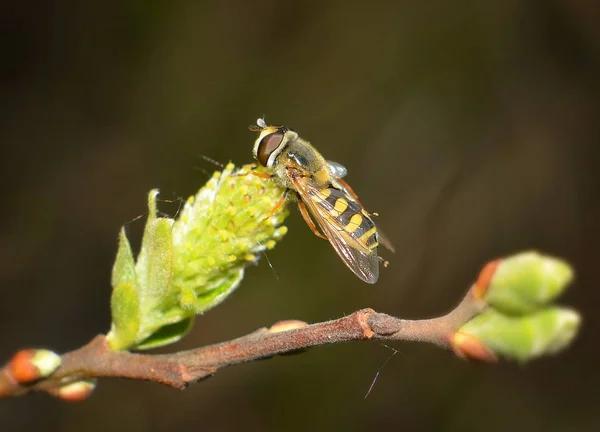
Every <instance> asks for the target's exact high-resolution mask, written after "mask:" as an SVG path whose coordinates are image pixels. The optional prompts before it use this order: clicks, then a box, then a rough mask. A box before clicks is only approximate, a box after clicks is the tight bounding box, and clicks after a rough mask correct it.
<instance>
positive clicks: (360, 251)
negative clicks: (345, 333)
mask: <svg viewBox="0 0 600 432" xmlns="http://www.w3.org/2000/svg"><path fill="white" fill-rule="evenodd" d="M292 181H293V183H294V185H295V186H296V189H297V191H298V193H299V194H300V197H301V199H302V201H303V202H304V203H305V204H306V207H307V208H308V210H309V212H310V214H311V216H312V217H313V219H314V220H315V222H316V223H317V225H318V226H319V228H320V229H321V231H322V232H323V234H324V235H325V236H326V237H327V239H328V240H329V243H330V244H331V246H332V247H333V249H334V250H335V251H336V253H337V254H338V256H339V257H340V258H341V259H342V261H343V262H344V264H346V266H347V267H348V268H349V269H350V270H352V272H353V273H354V274H355V275H356V276H358V277H359V278H360V279H361V280H363V281H364V282H367V283H370V284H373V283H375V282H377V279H378V278H379V261H380V260H379V257H378V255H377V247H374V248H372V249H369V247H368V246H367V244H366V240H364V239H361V238H360V236H359V234H360V235H362V234H364V232H359V230H355V231H354V232H352V231H350V230H349V229H348V228H347V226H348V224H346V225H344V223H343V220H341V219H340V217H339V216H341V214H336V209H335V207H334V204H331V203H330V201H329V200H320V199H319V198H318V196H319V192H320V191H319V189H317V188H314V187H312V186H311V185H309V184H308V183H306V182H305V181H302V179H300V180H292ZM329 191H330V197H331V198H332V199H331V201H332V202H333V203H335V202H336V201H335V200H336V199H337V198H342V199H344V200H345V202H347V203H348V207H347V209H346V210H345V212H351V214H357V215H361V217H365V216H364V215H362V213H361V210H362V207H361V206H360V205H359V204H358V203H357V202H355V201H353V200H351V199H349V198H348V196H347V195H345V194H344V193H343V192H341V191H339V190H336V189H329ZM338 213H339V212H338ZM336 216H337V217H336ZM369 220H370V219H369ZM371 224H372V221H371ZM372 226H373V227H374V224H373V225H372Z"/></svg>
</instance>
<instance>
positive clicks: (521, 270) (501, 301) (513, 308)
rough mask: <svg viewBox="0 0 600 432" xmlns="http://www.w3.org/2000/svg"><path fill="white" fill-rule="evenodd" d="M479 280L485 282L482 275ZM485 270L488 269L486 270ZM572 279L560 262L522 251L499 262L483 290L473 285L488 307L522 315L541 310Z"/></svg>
mask: <svg viewBox="0 0 600 432" xmlns="http://www.w3.org/2000/svg"><path fill="white" fill-rule="evenodd" d="M486 269H488V267H486V268H484V271H483V272H482V276H481V277H480V280H481V279H485V278H484V277H483V276H485V275H483V273H484V272H485V270H486ZM488 270H489V269H488ZM572 279H573V270H572V269H571V267H570V266H569V265H568V264H567V263H566V262H564V261H562V260H560V259H557V258H552V257H548V256H543V255H540V254H538V253H537V252H525V253H521V254H517V255H514V256H512V257H509V258H506V259H504V260H502V261H501V262H500V263H499V264H498V265H497V267H496V268H495V269H494V271H493V275H492V276H491V278H490V281H489V286H488V287H487V289H483V288H481V287H479V285H478V284H479V282H478V283H477V284H476V288H475V290H476V292H479V293H480V294H481V297H482V298H483V300H485V301H486V302H487V304H488V305H490V306H491V307H493V308H495V309H497V310H498V311H500V312H502V313H504V314H507V315H524V314H528V313H531V312H534V311H536V310H538V309H541V308H543V307H545V306H546V305H548V303H550V302H552V301H553V300H554V299H555V298H556V297H558V296H559V295H560V294H562V292H563V291H564V290H565V288H566V287H567V286H568V285H569V283H570V282H571V280H572Z"/></svg>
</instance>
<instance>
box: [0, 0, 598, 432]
mask: <svg viewBox="0 0 600 432" xmlns="http://www.w3.org/2000/svg"><path fill="white" fill-rule="evenodd" d="M0 10H1V13H0V22H1V26H0V32H1V34H0V47H1V52H2V57H1V58H2V60H1V61H2V68H1V70H0V74H1V75H0V101H1V105H0V109H1V115H0V143H1V145H2V152H1V156H0V181H1V184H2V204H1V208H2V211H1V212H0V213H1V215H0V290H2V300H1V302H0V325H1V326H2V331H1V332H0V359H1V361H4V360H6V359H8V357H9V356H10V355H11V354H12V353H13V352H14V351H15V350H17V349H19V348H21V347H48V348H51V349H54V350H56V351H59V352H63V351H67V350H70V349H73V348H76V347H78V346H80V345H82V344H84V343H85V342H87V341H88V340H89V339H91V338H92V337H93V336H94V335H96V334H98V333H101V332H106V331H107V330H108V327H109V323H110V316H109V297H110V285H109V282H110V269H111V265H112V260H113V258H114V254H115V251H116V245H117V233H118V230H119V228H120V226H121V225H122V224H124V223H127V227H128V228H127V229H128V231H129V232H130V233H131V235H132V236H133V237H134V238H137V239H138V240H139V234H140V233H141V230H142V227H143V220H142V219H140V220H137V221H134V219H135V218H136V217H137V216H140V215H143V213H144V212H145V206H146V193H147V192H148V190H149V189H151V188H153V187H158V188H160V189H161V198H162V199H164V200H175V202H173V203H168V202H165V203H163V204H162V207H161V209H162V210H163V211H164V212H165V213H167V214H171V215H173V214H175V213H176V211H177V208H178V201H177V200H178V198H181V197H187V196H188V195H191V194H193V193H194V192H195V191H196V190H197V189H198V188H199V187H200V186H201V185H202V184H203V183H204V182H205V181H206V180H207V178H208V176H209V175H210V173H211V172H212V171H213V170H214V169H215V167H214V166H212V165H211V164H209V163H207V162H206V161H204V160H203V159H202V157H201V155H207V156H209V157H211V158H214V159H216V160H219V161H222V162H226V161H228V160H233V161H234V162H236V163H238V164H241V163H246V162H249V161H250V160H251V158H252V156H251V150H252V143H253V140H254V138H255V134H253V133H251V132H249V131H248V129H247V126H248V125H249V124H251V123H253V122H254V120H255V119H256V118H257V117H259V116H262V115H263V114H265V115H266V118H267V120H268V121H269V122H272V123H276V124H280V123H284V124H286V125H289V126H291V127H293V128H295V129H296V130H297V131H299V133H300V134H301V136H303V137H305V138H306V139H308V140H310V141H312V142H313V143H314V144H315V145H316V146H317V148H318V149H319V150H321V151H322V153H323V154H324V156H325V157H326V158H328V159H333V160H336V161H339V162H341V163H343V164H344V165H345V166H346V167H347V168H348V169H349V172H350V174H349V176H348V181H349V182H350V184H351V185H352V186H353V187H354V189H355V190H356V191H357V192H358V194H359V195H360V197H361V200H362V201H363V202H364V203H365V205H366V206H367V208H368V209H369V210H370V211H375V212H379V213H380V214H381V216H380V217H379V218H378V222H379V224H380V227H381V228H382V229H383V230H384V231H385V232H386V233H387V235H388V236H389V237H390V238H391V240H392V241H393V242H394V243H395V245H396V248H397V253H396V254H395V255H390V254H389V253H386V252H385V251H383V250H382V252H381V253H382V255H384V257H385V258H387V259H389V260H390V262H391V264H390V266H389V268H388V269H383V270H382V275H381V277H380V282H379V283H378V284H377V285H375V286H369V285H366V284H364V283H361V282H360V281H359V280H358V279H357V278H356V277H354V276H353V275H352V274H351V273H350V272H349V271H348V270H347V269H346V268H345V267H344V265H343V264H342V263H341V261H340V260H339V259H338V258H337V257H336V256H335V254H334V253H333V251H332V250H331V248H330V247H329V246H328V245H327V243H326V242H324V241H322V240H319V239H317V238H316V237H315V236H313V235H312V234H311V232H310V230H309V229H308V228H307V227H306V226H305V224H304V222H303V221H302V219H301V217H300V215H299V214H298V212H297V211H296V210H295V209H294V211H293V212H292V216H291V217H290V219H289V220H288V223H287V224H288V226H289V227H290V232H289V234H288V235H287V236H286V238H285V239H284V241H283V242H282V243H281V244H280V245H279V246H278V247H277V248H276V249H275V250H274V251H272V252H270V253H269V254H268V255H269V259H270V262H271V264H272V267H273V269H271V268H270V267H269V265H268V264H267V261H266V260H264V259H263V260H261V262H260V265H259V266H258V267H256V268H251V269H249V271H248V272H247V276H246V279H245V280H244V282H243V284H242V285H241V287H240V288H239V289H238V291H236V293H234V295H233V296H232V297H231V298H230V299H228V300H227V301H226V302H225V303H224V304H222V305H221V306H220V307H218V308H216V309H214V310H212V311H210V312H209V313H207V314H206V315H204V316H202V317H200V318H199V319H198V320H197V322H196V326H195V328H194V331H193V333H192V334H190V335H189V336H188V337H187V338H185V339H184V340H183V341H182V342H180V343H178V344H177V345H173V346H171V347H168V348H166V349H163V350H161V352H166V351H173V350H179V349H184V348H191V347H196V346H200V345H203V344H208V343H213V342H218V341H222V340H227V339H230V338H233V337H236V336H239V335H242V334H245V333H247V332H250V331H252V330H254V329H256V328H258V327H261V326H265V325H270V324H272V323H273V322H275V321H277V320H281V319H291V318H295V319H301V320H305V321H322V320H327V319H332V318H336V317H340V316H342V315H344V314H347V313H350V312H352V311H354V310H356V309H359V308H363V307H373V308H374V309H376V310H380V311H383V312H387V313H390V314H393V315H398V316H404V317H409V318H426V317H431V316H435V315H439V314H441V313H443V312H445V311H447V310H448V309H450V308H451V307H453V306H454V304H455V303H456V302H457V301H458V300H459V298H461V296H462V295H463V294H464V292H465V291H466V289H467V288H468V287H469V285H470V283H471V282H472V281H473V280H474V278H475V276H476V274H477V272H478V271H479V269H480V268H481V267H482V266H483V264H484V263H485V262H486V261H487V260H490V259H492V258H495V257H497V256H502V255H506V254H512V253H514V252H517V251H520V250H523V249H530V248H536V249H539V250H542V251H544V252H545V253H549V254H554V255H558V256H561V257H564V258H566V259H568V260H569V261H570V262H571V263H572V264H573V265H574V266H575V269H576V271H577V280H576V282H575V284H574V285H573V287H572V288H571V289H570V291H569V292H568V293H567V295H566V296H565V297H564V298H563V300H562V302H563V303H566V304H569V305H572V306H574V307H576V308H578V309H579V310H581V311H582V313H583V316H584V323H583V328H582V333H581V335H580V337H579V338H578V340H576V342H575V344H574V345H573V346H572V348H570V349H569V350H567V351H566V352H564V353H562V354H560V355H559V356H557V357H553V358H546V359H542V360H539V361H535V362H533V363H531V364H528V365H526V366H519V365H516V364H498V365H493V366H490V365H478V364H472V363H468V362H464V361H461V360H459V359H457V358H455V357H453V356H452V355H451V354H450V353H448V352H444V351H442V350H440V349H437V348H435V347H431V346H425V345H418V344H407V343H406V344H401V343H395V344H393V346H394V347H395V348H396V349H398V350H399V351H400V353H399V354H398V355H395V356H394V357H393V359H392V360H390V361H389V362H388V363H387V364H386V366H385V368H384V369H383V370H382V371H381V374H380V376H379V379H378V381H377V383H376V385H375V387H374V389H373V391H372V392H371V394H370V395H369V397H368V398H366V399H364V395H365V393H366V392H367V390H368V388H369V386H370V385H371V382H372V381H373V378H374V377H375V374H376V373H377V371H378V370H379V369H380V367H381V366H382V364H383V363H384V362H385V360H386V358H388V356H389V355H390V354H391V350H390V349H388V348H386V347H384V346H382V345H381V344H378V343H355V344H347V345H340V346H333V347H324V348H318V349H313V350H310V351H308V352H306V353H304V354H302V355H297V356H290V357H285V358H274V359H270V360H267V361H260V362H255V363H252V364H247V365H241V366H236V367H234V368H231V369H226V370H223V371H221V372H219V373H218V374H217V375H216V376H215V377H213V378H211V379H209V380H207V381H205V382H202V383H199V384H196V385H193V386H191V387H190V388H189V389H187V390H186V391H183V392H180V391H177V390H172V389H169V388H167V387H162V386H160V385H157V384H151V383H143V382H132V381H122V380H102V381H101V382H100V383H99V387H98V389H97V391H96V393H95V394H94V395H93V396H92V398H91V399H90V400H88V401H86V402H85V403H81V404H67V403H64V402H61V401H58V400H54V399H52V398H50V397H48V396H47V395H33V396H31V397H27V398H20V399H12V400H2V401H0V430H2V432H6V431H11V432H12V431H21V430H23V431H25V430H44V431H79V430H87V431H105V430H116V431H120V430H127V431H131V432H135V431H162V430H178V429H177V428H179V430H240V429H244V430H283V429H286V430H393V429H400V430H451V431H452V430H461V431H462V430H481V429H484V428H485V430H488V431H496V430H498V431H504V430H513V431H520V430H526V431H531V430H545V431H562V430H598V429H597V428H599V427H600V416H599V415H598V408H597V405H598V401H599V400H600V390H599V389H600V374H599V373H598V365H599V364H600V362H599V359H600V356H598V354H597V351H598V349H597V335H598V333H599V332H600V323H599V321H598V319H597V310H596V309H597V306H598V304H599V303H600V302H599V299H600V295H599V294H598V293H599V290H598V287H597V281H598V278H599V276H600V270H599V269H600V267H599V266H598V260H599V258H600V254H599V253H598V240H599V239H600V235H599V234H600V225H599V224H598V222H599V218H600V201H599V199H598V198H599V195H600V194H599V193H598V192H599V190H600V174H598V173H597V169H598V155H599V151H598V146H599V144H600V79H599V77H600V13H599V9H598V7H597V4H596V3H595V2H593V1H587V0H576V1H566V0H565V1H542V0H539V1H532V0H530V1H515V0H507V1H504V2H476V1H471V2H443V1H428V2H391V1H389V2H385V1H381V2H379V1H372V2H358V1H353V2H352V1H351V2H342V1H338V2H334V1H328V2H319V1H306V2H284V1H275V0H265V1H247V2H246V1H241V0H239V1H225V2H208V1H191V0H188V1H175V2H166V1H163V2H159V1H134V0H121V1H114V0H112V1H97V0H95V1H87V2H76V1H48V2H39V4H37V3H35V2H33V3H32V2H19V1H17V0H5V1H4V2H2V6H1V7H0ZM136 236H137V237H136Z"/></svg>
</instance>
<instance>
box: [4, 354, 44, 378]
mask: <svg viewBox="0 0 600 432" xmlns="http://www.w3.org/2000/svg"><path fill="white" fill-rule="evenodd" d="M35 351H36V350H33V349H26V350H21V351H19V352H17V353H16V354H15V355H14V356H13V358H12V359H11V361H10V363H9V365H8V367H9V368H10V371H11V373H12V375H13V376H14V377H15V379H16V380H17V382H18V383H19V384H28V383H30V382H33V381H36V380H38V379H40V378H41V374H40V371H39V370H38V368H37V367H36V366H35V365H34V364H33V363H32V361H31V359H32V358H33V356H34V355H35Z"/></svg>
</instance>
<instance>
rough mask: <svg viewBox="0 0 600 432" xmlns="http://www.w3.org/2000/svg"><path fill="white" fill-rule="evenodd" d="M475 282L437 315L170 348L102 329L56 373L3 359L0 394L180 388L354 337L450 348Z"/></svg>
mask: <svg viewBox="0 0 600 432" xmlns="http://www.w3.org/2000/svg"><path fill="white" fill-rule="evenodd" d="M474 288H475V286H474ZM474 288H472V289H471V290H469V293H468V294H467V295H466V296H465V298H464V299H463V300H462V302H461V303H460V304H459V305H458V306H457V307H456V308H455V309H454V310H453V311H451V312H450V313H449V314H447V315H444V316H442V317H439V318H434V319H428V320H405V319H400V318H396V317H393V316H390V315H386V314H384V313H379V312H375V311H374V310H372V309H361V310H359V311H356V312H354V313H352V314H351V315H348V316H346V317H343V318H340V319H337V320H333V321H326V322H322V323H317V324H312V325H307V324H306V323H303V322H301V321H282V322H280V323H277V324H275V325H273V326H272V327H270V328H268V329H267V328H261V329H259V330H257V331H255V332H253V333H250V334H248V335H245V336H242V337H240V338H238V339H234V340H231V341H227V342H222V343H219V344H215V345H209V346H205V347H201V348H196V349H192V350H189V351H181V352H177V353H173V354H157V355H148V354H133V353H130V352H127V351H114V350H112V349H110V347H109V346H108V344H107V342H106V338H105V337H104V336H103V335H100V336H97V337H95V338H94V339H93V340H92V341H91V342H90V343H89V344H87V345H85V346H83V347H82V348H79V349H77V350H75V351H71V352H69V353H66V354H64V355H63V356H62V357H61V365H60V367H59V368H58V369H56V371H55V372H54V373H52V374H51V375H50V376H49V377H47V378H43V379H41V380H38V381H35V382H33V383H31V384H29V385H27V384H23V383H20V382H19V381H18V380H17V379H16V378H15V374H14V367H11V363H9V364H7V365H6V366H5V367H4V368H2V369H1V370H0V397H8V396H16V395H21V394H26V393H29V392H32V391H46V392H48V393H51V394H54V395H57V394H58V392H59V390H60V388H61V387H63V386H65V385H67V384H69V383H73V382H77V381H80V380H85V379H90V378H96V377H113V378H129V379H137V380H147V381H154V382H158V383H162V384H166V385H168V386H171V387H174V388H180V389H183V388H185V387H186V386H187V385H189V384H190V383H193V382H196V381H199V380H202V379H204V378H207V377H209V376H211V375H213V374H215V373H216V372H217V371H218V370H219V369H222V368H225V367H228V366H233V365H235V364H238V363H243V362H248V361H252V360H258V359H264V358H268V357H272V356H274V355H278V354H286V353H290V352H294V351H298V350H302V349H305V348H309V347H314V346H320V345H328V344H334V343H342V342H351V341H357V340H369V339H374V340H399V341H420V342H429V343H433V344H436V345H438V346H440V347H444V348H452V338H453V336H454V335H455V332H456V331H457V330H458V328H460V327H461V325H462V324H464V323H466V322H467V321H468V320H469V319H471V318H472V317H473V316H475V315H476V314H478V313H480V312H481V311H482V310H483V309H485V307H486V305H485V303H484V302H483V301H481V300H479V299H478V296H477V295H476V294H475V292H474Z"/></svg>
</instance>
